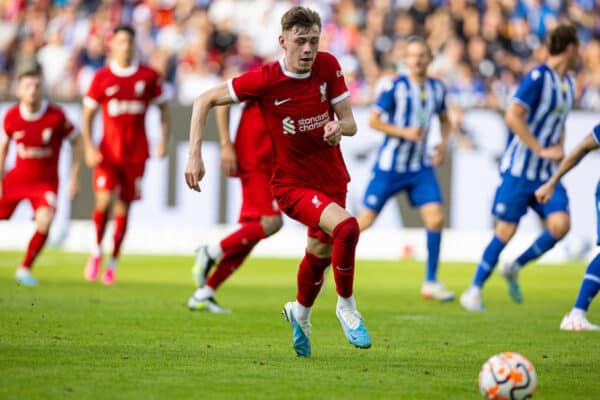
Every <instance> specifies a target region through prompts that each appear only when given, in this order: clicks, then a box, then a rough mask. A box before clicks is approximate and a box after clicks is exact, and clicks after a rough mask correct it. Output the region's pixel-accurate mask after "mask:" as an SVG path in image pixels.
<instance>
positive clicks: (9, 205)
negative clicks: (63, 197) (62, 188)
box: [0, 172, 58, 219]
mask: <svg viewBox="0 0 600 400" xmlns="http://www.w3.org/2000/svg"><path fill="white" fill-rule="evenodd" d="M57 189H58V188H57V186H56V184H55V183H53V182H47V183H46V182H34V183H29V182H23V180H22V179H20V178H19V177H17V176H15V175H14V174H11V173H10V172H9V173H8V174H6V176H5V177H4V179H2V196H1V197H0V219H8V218H10V216H11V215H12V213H13V212H14V211H15V208H17V205H18V204H19V203H20V202H21V201H22V200H29V202H30V203H31V207H32V208H33V210H34V211H37V210H38V208H41V207H48V208H51V209H53V210H54V209H56V193H57Z"/></svg>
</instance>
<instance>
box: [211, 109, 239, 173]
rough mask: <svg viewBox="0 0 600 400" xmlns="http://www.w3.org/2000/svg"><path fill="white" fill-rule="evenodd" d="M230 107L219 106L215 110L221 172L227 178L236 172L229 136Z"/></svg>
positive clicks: (234, 157) (235, 157) (233, 149)
mask: <svg viewBox="0 0 600 400" xmlns="http://www.w3.org/2000/svg"><path fill="white" fill-rule="evenodd" d="M230 109H231V107H230V106H229V105H227V106H221V107H217V108H216V109H215V113H216V116H217V129H218V130H219V142H220V144H221V170H222V171H223V173H224V174H225V175H227V176H234V175H235V174H236V172H237V156H236V154H235V148H234V147H233V143H232V142H231V136H230V134H229V111H230Z"/></svg>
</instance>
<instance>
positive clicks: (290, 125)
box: [282, 117, 296, 135]
mask: <svg viewBox="0 0 600 400" xmlns="http://www.w3.org/2000/svg"><path fill="white" fill-rule="evenodd" d="M282 123H283V134H284V135H285V134H287V135H295V134H296V126H295V123H294V120H293V119H292V117H285V118H284V119H283V121H282Z"/></svg>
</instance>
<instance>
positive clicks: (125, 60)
mask: <svg viewBox="0 0 600 400" xmlns="http://www.w3.org/2000/svg"><path fill="white" fill-rule="evenodd" d="M111 51H112V55H113V57H114V59H115V60H117V62H118V63H119V64H121V65H129V64H131V61H132V60H133V56H134V52H135V44H134V43H133V37H132V36H131V35H130V34H129V33H128V32H126V31H119V32H117V34H116V35H115V36H113V38H112V41H111Z"/></svg>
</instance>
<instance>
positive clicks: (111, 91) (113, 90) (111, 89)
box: [104, 85, 119, 96]
mask: <svg viewBox="0 0 600 400" xmlns="http://www.w3.org/2000/svg"><path fill="white" fill-rule="evenodd" d="M118 91H119V86H118V85H114V86H109V87H107V88H106V91H105V92H104V93H105V94H106V95H107V96H112V95H113V94H115V93H117V92H118Z"/></svg>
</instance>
